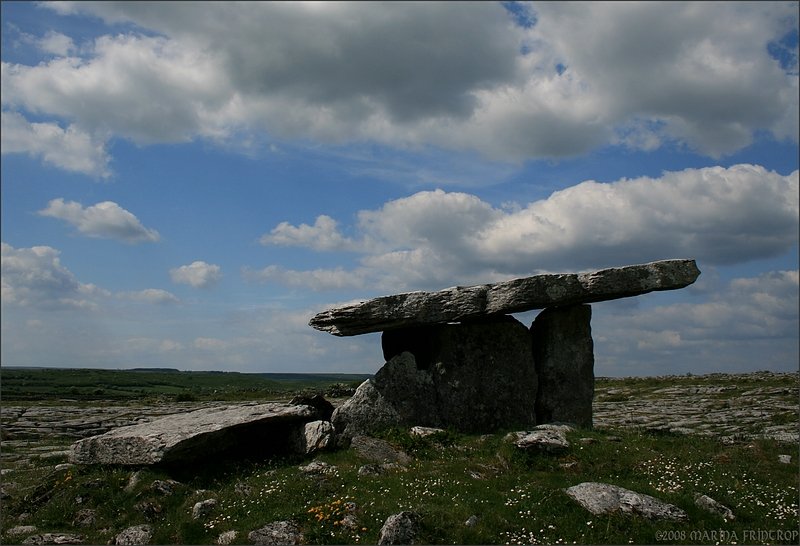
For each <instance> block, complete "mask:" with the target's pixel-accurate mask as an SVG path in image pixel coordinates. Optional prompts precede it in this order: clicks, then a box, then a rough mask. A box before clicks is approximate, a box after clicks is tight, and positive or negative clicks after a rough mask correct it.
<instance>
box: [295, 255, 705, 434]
mask: <svg viewBox="0 0 800 546" xmlns="http://www.w3.org/2000/svg"><path fill="white" fill-rule="evenodd" d="M699 275H700V271H699V270H698V268H697V264H696V263H695V261H694V260H687V259H680V260H662V261H657V262H651V263H647V264H640V265H629V266H625V267H617V268H611V269H604V270H601V271H596V272H593V273H581V274H548V275H536V276H533V277H526V278H520V279H514V280H510V281H506V282H500V283H496V284H482V285H477V286H467V287H461V286H457V287H453V288H447V289H445V290H441V291H438V292H410V293H405V294H395V295H390V296H384V297H379V298H375V299H372V300H369V301H364V302H361V303H357V304H353V305H347V306H343V307H336V308H333V309H328V310H326V311H323V312H321V313H319V314H317V315H316V316H315V317H313V318H312V319H311V321H310V322H309V325H310V326H312V327H313V328H315V329H317V330H321V331H324V332H329V333H331V334H333V335H336V336H353V335H359V334H365V333H370V332H382V336H381V344H382V348H383V356H384V358H385V360H386V363H385V365H384V366H383V367H382V368H381V369H380V370H378V372H377V373H376V374H375V376H374V377H373V378H372V379H368V380H367V381H365V382H364V383H362V384H361V385H360V386H359V388H358V389H357V391H356V393H355V394H354V396H353V397H352V398H351V399H350V400H348V401H346V402H345V403H344V404H343V405H342V406H340V407H339V408H337V409H336V411H335V412H334V413H333V416H332V422H333V425H334V427H335V428H336V432H337V433H338V434H341V435H343V436H344V437H352V436H355V435H359V434H369V433H371V432H374V431H375V430H377V429H380V428H384V427H388V426H427V427H439V428H450V429H454V430H457V431H461V432H465V433H491V432H496V431H499V430H503V429H506V430H508V429H514V428H516V429H520V428H527V427H532V426H535V425H537V424H544V423H555V422H561V423H571V424H574V425H577V426H579V427H585V428H591V426H592V400H593V397H594V352H593V342H592V336H591V325H590V321H591V314H592V313H591V307H590V305H589V304H590V303H595V302H601V301H607V300H614V299H619V298H626V297H632V296H638V295H641V294H646V293H649V292H654V291H662V290H676V289H680V288H684V287H686V286H688V285H690V284H692V283H693V282H694V281H695V280H696V279H697V277H698V276H699ZM534 309H543V311H542V312H541V313H540V314H539V315H538V316H537V317H536V319H535V320H534V321H533V324H532V325H531V327H530V328H528V327H526V326H525V325H524V324H522V323H521V322H519V321H518V320H517V319H515V318H514V317H512V316H510V315H511V314H512V313H520V312H524V311H530V310H534Z"/></svg>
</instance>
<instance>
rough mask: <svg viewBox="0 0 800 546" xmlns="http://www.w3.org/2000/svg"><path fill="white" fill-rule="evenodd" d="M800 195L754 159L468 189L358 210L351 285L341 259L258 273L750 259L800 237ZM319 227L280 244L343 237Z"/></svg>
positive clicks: (385, 272) (425, 280)
mask: <svg viewBox="0 0 800 546" xmlns="http://www.w3.org/2000/svg"><path fill="white" fill-rule="evenodd" d="M799 200H800V199H799V198H798V171H795V172H793V173H791V174H789V175H787V176H783V175H780V174H778V173H776V172H771V171H767V170H766V169H764V168H763V167H760V166H755V165H735V166H732V167H729V168H723V167H710V168H704V169H686V170H683V171H675V172H667V173H664V174H663V176H661V177H659V178H649V177H642V178H636V179H621V180H617V181H615V182H612V183H600V182H595V181H586V182H582V183H580V184H578V185H576V186H573V187H570V188H567V189H565V190H562V191H558V192H555V193H553V194H552V195H551V196H550V197H548V198H547V199H543V200H540V201H535V202H532V203H529V204H527V205H524V206H520V205H517V206H516V207H510V208H505V209H498V208H495V207H493V206H492V205H490V204H489V203H486V202H485V201H483V200H481V199H479V198H478V197H476V196H474V195H470V194H466V193H456V192H444V191H442V190H436V191H425V192H419V193H416V194H414V195H412V196H410V197H406V198H402V199H397V200H394V201H390V202H388V203H386V204H385V205H384V206H383V207H381V208H380V209H376V210H363V211H361V212H359V213H358V223H357V226H356V231H357V232H358V235H357V236H356V237H355V238H353V239H348V241H349V245H350V246H351V247H352V249H357V250H359V251H360V252H361V253H362V254H363V256H362V258H361V265H360V266H359V267H358V268H357V269H355V270H354V271H350V272H349V273H350V274H351V275H352V278H351V280H350V281H349V282H348V276H347V275H348V271H346V270H342V269H340V268H339V269H334V270H315V271H313V272H297V271H286V270H283V269H281V268H279V267H276V266H271V267H268V268H267V269H265V270H263V272H262V273H261V275H260V277H261V279H262V280H270V281H275V282H281V283H284V284H291V285H292V286H296V285H298V284H301V283H304V282H306V283H308V285H309V286H312V287H314V288H315V289H322V288H323V287H326V288H329V289H333V288H345V287H350V286H353V285H357V284H358V283H360V284H362V285H368V286H371V287H394V289H395V290H398V289H405V288H425V287H431V286H437V285H438V286H439V287H441V283H446V284H447V285H450V284H452V283H454V282H461V283H466V282H486V281H490V280H493V279H494V280H500V279H503V278H509V277H514V276H520V275H530V274H534V273H535V272H537V271H539V272H546V271H551V272H552V271H556V272H558V271H563V270H567V271H572V270H590V269H595V268H601V267H611V266H617V265H624V264H632V263H643V262H648V261H653V260H658V259H664V258H677V257H687V258H695V259H697V260H698V261H699V262H700V263H701V264H708V265H730V264H740V263H745V262H748V261H751V260H756V259H760V258H768V257H774V256H778V255H780V254H782V253H784V252H786V251H788V250H789V249H791V248H792V247H793V245H797V241H798V233H797V224H798V217H799V216H798V201H799ZM326 218H327V217H326ZM317 224H319V225H318V229H312V228H310V226H305V228H303V227H302V226H301V227H300V228H294V227H292V226H291V225H288V224H286V223H283V224H281V225H280V226H279V227H280V230H279V232H280V233H283V234H293V235H294V236H293V237H285V238H283V239H282V240H281V243H282V244H294V245H297V246H304V247H307V248H311V249H317V250H318V249H321V248H326V245H327V244H328V243H327V242H328V241H338V240H341V239H342V238H343V236H342V235H341V234H340V233H339V232H338V231H336V230H337V224H336V223H335V222H334V221H332V220H325V221H323V222H319V220H318V222H317ZM325 226H328V227H329V228H330V229H331V230H332V231H330V232H326V231H325V230H324V229H322V228H323V227H325ZM274 232H275V231H273V233H274ZM356 242H357V243H356ZM326 275H327V276H328V277H326ZM326 278H329V279H330V281H329V282H323V281H322V279H326ZM335 281H336V282H335ZM338 281H340V282H338Z"/></svg>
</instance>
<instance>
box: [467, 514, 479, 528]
mask: <svg viewBox="0 0 800 546" xmlns="http://www.w3.org/2000/svg"><path fill="white" fill-rule="evenodd" d="M464 525H465V526H466V527H475V526H476V525H478V516H476V515H472V516H470V517H469V518H468V519H467V521H465V522H464Z"/></svg>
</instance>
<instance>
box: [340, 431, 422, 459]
mask: <svg viewBox="0 0 800 546" xmlns="http://www.w3.org/2000/svg"><path fill="white" fill-rule="evenodd" d="M350 447H351V448H352V449H354V450H355V451H356V453H358V454H359V455H360V456H361V457H363V458H364V459H367V460H368V461H373V462H376V463H398V464H401V465H406V464H408V463H410V462H411V457H410V456H409V455H408V454H407V453H406V452H405V451H402V450H400V449H397V448H395V447H394V446H392V444H390V443H389V442H387V441H385V440H381V439H379V438H372V437H370V436H361V435H359V436H354V437H353V439H352V441H351V443H350Z"/></svg>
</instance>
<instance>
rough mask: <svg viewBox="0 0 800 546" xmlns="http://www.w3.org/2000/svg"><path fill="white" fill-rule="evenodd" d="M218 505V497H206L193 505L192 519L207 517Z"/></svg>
mask: <svg viewBox="0 0 800 546" xmlns="http://www.w3.org/2000/svg"><path fill="white" fill-rule="evenodd" d="M216 507H217V499H206V500H204V501H200V502H197V503H195V505H194V506H192V519H206V518H207V517H208V516H210V515H211V512H213V511H214V508H216Z"/></svg>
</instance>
